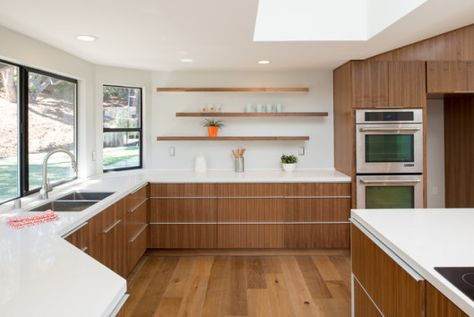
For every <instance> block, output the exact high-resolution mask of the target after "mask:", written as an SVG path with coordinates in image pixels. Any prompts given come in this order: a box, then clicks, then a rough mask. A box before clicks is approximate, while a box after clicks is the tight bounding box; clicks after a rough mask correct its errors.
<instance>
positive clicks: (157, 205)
mask: <svg viewBox="0 0 474 317" xmlns="http://www.w3.org/2000/svg"><path fill="white" fill-rule="evenodd" d="M216 208H217V203H216V200H215V199H208V198H184V199H180V198H152V199H151V208H150V222H151V223H166V222H171V223H176V222H186V223H190V222H214V223H215V222H217V210H216Z"/></svg>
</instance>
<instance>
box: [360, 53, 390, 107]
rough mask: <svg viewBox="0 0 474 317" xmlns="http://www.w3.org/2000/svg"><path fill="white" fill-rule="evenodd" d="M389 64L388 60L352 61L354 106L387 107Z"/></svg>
mask: <svg viewBox="0 0 474 317" xmlns="http://www.w3.org/2000/svg"><path fill="white" fill-rule="evenodd" d="M388 77H389V76H388V64H387V63H386V62H366V61H354V62H353V63H352V84H353V89H352V94H353V103H352V105H353V107H355V108H377V107H382V108H383V107H387V105H388V104H389V96H388V95H389V94H388V90H389V89H388V84H389V82H388Z"/></svg>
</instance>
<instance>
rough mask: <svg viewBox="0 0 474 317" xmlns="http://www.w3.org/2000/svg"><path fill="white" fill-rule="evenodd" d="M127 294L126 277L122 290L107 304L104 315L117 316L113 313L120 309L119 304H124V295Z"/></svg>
mask: <svg viewBox="0 0 474 317" xmlns="http://www.w3.org/2000/svg"><path fill="white" fill-rule="evenodd" d="M126 295H127V282H126V280H125V279H124V283H123V286H122V288H121V289H120V291H119V292H118V293H117V295H115V297H114V300H113V301H112V302H111V303H110V304H109V305H108V306H107V308H106V310H105V311H104V313H103V315H102V316H103V317H115V315H113V313H114V312H115V311H117V309H118V310H119V311H120V308H121V307H117V306H119V305H124V304H125V301H123V298H124V296H126Z"/></svg>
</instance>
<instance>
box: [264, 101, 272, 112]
mask: <svg viewBox="0 0 474 317" xmlns="http://www.w3.org/2000/svg"><path fill="white" fill-rule="evenodd" d="M272 109H273V106H272V104H271V103H269V104H267V107H266V109H265V110H266V111H267V112H272Z"/></svg>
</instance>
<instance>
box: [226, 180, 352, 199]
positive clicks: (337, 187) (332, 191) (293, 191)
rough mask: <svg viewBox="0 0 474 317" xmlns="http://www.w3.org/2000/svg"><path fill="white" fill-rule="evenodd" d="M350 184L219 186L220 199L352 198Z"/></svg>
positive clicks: (248, 184)
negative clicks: (263, 197)
mask: <svg viewBox="0 0 474 317" xmlns="http://www.w3.org/2000/svg"><path fill="white" fill-rule="evenodd" d="M350 188H351V184H350V183H279V184H278V183H235V184H218V185H217V196H218V197H262V196H267V197H277V196H279V197H281V196H290V197H293V196H327V197H340V196H344V197H345V196H350V195H351V193H350Z"/></svg>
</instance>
